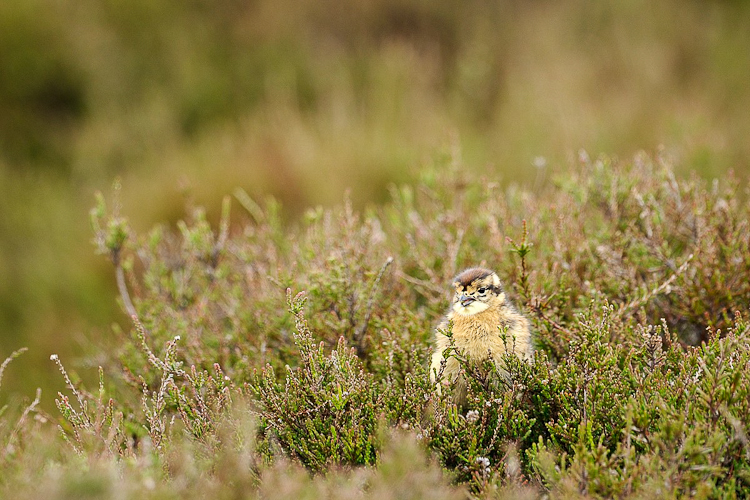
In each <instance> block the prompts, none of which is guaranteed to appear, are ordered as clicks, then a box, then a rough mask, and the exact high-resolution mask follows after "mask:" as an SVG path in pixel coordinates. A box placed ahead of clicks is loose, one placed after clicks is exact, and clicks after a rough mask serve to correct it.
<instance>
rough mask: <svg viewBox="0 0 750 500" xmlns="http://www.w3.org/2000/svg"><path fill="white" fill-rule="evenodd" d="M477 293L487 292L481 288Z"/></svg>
mask: <svg viewBox="0 0 750 500" xmlns="http://www.w3.org/2000/svg"><path fill="white" fill-rule="evenodd" d="M477 291H478V292H479V293H484V292H486V291H487V289H486V288H484V287H482V288H480V289H479V290H477Z"/></svg>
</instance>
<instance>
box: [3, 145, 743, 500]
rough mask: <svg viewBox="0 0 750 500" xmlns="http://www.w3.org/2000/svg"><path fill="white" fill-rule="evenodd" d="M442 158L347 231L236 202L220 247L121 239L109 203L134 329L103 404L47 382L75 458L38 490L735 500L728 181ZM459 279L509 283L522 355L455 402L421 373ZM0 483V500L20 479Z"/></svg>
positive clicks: (202, 241) (118, 352)
mask: <svg viewBox="0 0 750 500" xmlns="http://www.w3.org/2000/svg"><path fill="white" fill-rule="evenodd" d="M448 163H449V164H448V165H443V166H441V165H438V166H435V167H433V168H431V169H429V170H426V171H425V173H424V174H423V179H422V181H421V183H420V184H418V185H416V186H400V187H394V188H393V189H392V199H391V201H390V202H389V203H387V204H385V205H384V206H381V207H375V208H371V209H368V210H366V211H365V212H364V213H361V214H360V213H356V212H355V211H354V210H353V209H352V207H351V205H350V204H349V203H348V202H347V201H346V200H345V202H344V204H343V205H342V206H341V207H338V208H335V209H331V210H324V209H314V210H310V211H309V212H308V213H306V214H305V217H304V218H303V219H302V220H300V221H299V222H297V223H295V224H293V225H292V226H287V225H284V224H282V222H281V216H280V211H279V207H278V206H277V204H275V203H274V202H273V201H267V202H266V203H265V205H263V206H261V205H258V204H257V203H256V202H255V201H253V200H251V199H250V198H249V197H248V196H247V195H245V194H244V193H242V192H237V193H236V196H235V197H236V200H237V204H238V205H239V207H241V210H240V211H241V212H243V213H242V214H241V215H239V216H238V215H233V216H231V217H230V205H231V203H230V201H229V200H228V199H227V200H226V201H225V204H224V210H223V216H222V220H221V221H220V223H219V230H218V231H216V232H214V231H213V230H212V228H211V225H210V224H209V222H208V221H207V219H206V217H205V214H204V212H203V211H201V210H200V209H196V210H194V211H193V213H192V217H191V218H190V219H189V220H188V221H186V222H184V223H181V224H180V225H179V232H170V231H169V230H167V229H165V228H156V229H155V230H153V231H152V232H151V233H150V234H148V235H145V236H143V237H137V236H136V235H134V234H132V231H131V230H130V229H129V227H128V224H127V220H126V219H124V218H123V217H122V216H121V215H120V214H119V213H118V212H119V209H118V207H117V206H115V209H114V210H113V211H111V212H107V210H106V208H105V206H104V201H103V199H102V200H100V201H99V206H98V207H97V208H96V209H95V210H94V211H93V213H92V220H93V222H94V229H95V233H96V242H97V245H98V248H99V250H100V251H102V252H104V253H106V254H108V255H109V257H110V258H111V260H112V262H113V264H114V266H115V273H116V276H117V278H118V285H119V288H120V291H121V297H120V299H121V301H122V305H123V307H124V309H125V310H126V311H127V312H128V314H129V315H131V316H132V318H133V327H132V328H131V329H130V330H127V331H119V330H117V329H116V330H115V334H116V335H118V342H117V344H116V349H115V351H114V352H113V353H112V354H111V356H109V357H108V358H106V359H103V361H102V364H103V367H104V368H103V375H102V376H101V383H100V388H99V393H98V394H97V395H92V394H89V393H87V392H86V391H85V390H84V389H83V388H82V387H80V385H79V384H77V383H74V382H73V381H71V379H70V377H68V375H67V372H66V371H65V369H64V368H63V365H62V363H60V369H61V370H62V372H63V375H64V377H65V379H66V381H67V382H68V386H69V391H70V394H69V395H62V394H61V395H60V397H59V398H58V407H59V408H60V410H61V412H62V416H63V420H62V421H61V424H62V425H61V429H62V435H63V437H64V438H65V440H66V441H67V442H68V443H69V444H66V445H65V446H62V445H61V446H60V448H59V450H58V451H57V452H56V453H57V454H58V455H59V456H57V457H56V458H55V459H54V463H57V464H59V465H56V466H55V467H52V468H49V467H47V468H44V470H43V471H42V472H41V473H36V472H35V474H41V477H40V478H39V481H40V482H37V486H36V487H40V486H39V485H41V487H42V488H47V489H48V490H49V492H50V493H49V494H50V495H53V497H54V495H62V496H64V495H66V494H71V493H70V492H71V491H72V492H75V491H79V490H78V489H77V488H82V489H86V488H89V490H87V491H89V493H90V494H92V495H93V493H95V494H96V495H100V496H107V495H108V494H109V493H110V492H112V491H114V489H118V490H119V491H121V492H123V494H124V495H126V496H128V495H133V496H135V495H146V496H150V497H151V498H166V497H175V498H177V497H180V498H185V497H190V498H192V497H198V496H205V495H209V494H211V495H214V496H217V497H219V498H224V497H226V498H230V497H231V498H235V497H237V496H250V497H255V496H259V497H264V498H276V497H278V498H285V497H290V495H292V496H296V497H300V498H301V497H308V498H313V497H316V496H322V495H325V496H331V497H340V498H349V497H362V498H364V497H373V498H389V497H393V498H410V497H411V498H424V497H426V496H429V497H431V498H434V497H436V498H441V497H445V498H454V497H463V496H465V495H474V496H477V497H483V498H491V497H502V498H505V497H518V498H526V497H529V498H533V497H536V496H540V495H549V496H551V497H555V498H577V497H587V496H588V497H603V498H606V497H615V496H617V497H629V498H644V497H655V498H656V497H659V498H660V497H670V498H671V497H674V496H698V497H708V498H725V497H746V496H748V495H750V441H748V436H747V433H748V420H749V416H750V348H748V340H750V331H749V330H750V328H749V326H748V322H747V313H748V311H747V309H748V304H750V285H748V283H749V282H750V252H749V250H750V248H749V246H750V228H748V215H750V210H748V208H749V207H748V204H747V201H746V198H744V196H745V195H746V193H740V192H738V187H737V183H735V182H731V181H730V182H717V183H714V184H707V183H706V182H705V181H703V180H700V179H697V178H694V179H689V180H683V179H677V178H675V176H674V175H673V173H672V170H671V168H670V166H669V165H668V164H667V163H666V162H665V161H664V160H663V159H661V158H655V159H651V158H648V157H645V156H638V157H636V158H635V159H634V160H633V161H632V162H631V163H628V164H612V162H611V161H610V160H608V159H607V158H602V159H599V160H596V161H590V160H588V159H587V158H586V157H585V156H582V158H581V164H580V166H579V168H578V169H577V171H576V173H575V174H574V175H572V176H568V177H565V178H563V179H562V180H560V181H559V182H554V183H550V185H548V186H546V187H544V188H543V189H541V190H540V191H538V192H536V193H528V192H525V191H522V190H520V189H517V188H513V187H511V188H507V189H503V188H501V187H500V186H499V185H498V184H495V183H494V182H492V181H491V180H490V179H484V180H482V181H481V182H478V183H476V182H469V181H468V180H467V179H465V178H463V177H462V176H461V169H460V168H458V167H457V166H455V162H448ZM470 265H482V266H487V267H492V268H494V269H496V270H497V271H498V273H499V275H500V276H501V277H502V278H503V279H504V280H505V282H506V286H507V288H508V289H509V290H510V291H511V293H512V295H513V297H514V299H515V301H516V303H517V305H518V306H519V308H520V309H521V310H523V311H524V312H525V313H526V314H527V315H528V316H529V318H530V319H531V320H532V322H533V325H534V331H535V334H536V338H537V352H536V355H535V359H534V362H533V363H526V362H522V361H520V360H518V359H517V358H515V357H513V356H507V357H506V359H505V365H506V366H505V367H504V368H505V370H504V371H505V372H507V374H508V376H503V377H500V376H498V375H497V373H496V371H495V370H494V369H493V367H492V366H489V365H484V366H476V365H473V364H471V363H468V362H467V361H466V360H462V359H460V360H459V361H460V362H461V364H462V369H463V370H464V371H465V376H466V378H467V379H468V381H469V387H468V397H467V400H466V402H465V403H464V404H462V405H461V406H456V405H455V404H453V403H452V402H451V398H450V396H449V391H446V392H445V393H443V395H438V394H437V393H436V392H435V391H434V390H433V388H432V387H431V386H430V384H429V381H428V379H429V377H428V375H427V370H426V366H427V360H428V357H429V352H430V339H431V336H432V331H433V329H434V327H435V325H436V324H437V321H438V319H439V318H440V315H441V314H442V313H443V312H444V309H445V307H446V305H447V288H446V284H447V283H448V280H449V279H450V278H451V277H452V276H453V275H454V274H455V273H456V272H457V271H459V270H460V269H461V268H463V267H466V266H470ZM454 355H455V354H454ZM57 361H58V362H59V360H57ZM61 442H62V441H61ZM38 445H39V444H38V443H37V444H35V443H34V442H33V440H30V441H28V442H27V444H26V453H25V458H24V456H21V457H20V458H19V459H18V460H19V462H18V463H19V464H21V465H18V466H17V467H21V468H22V465H23V464H24V463H27V462H28V463H30V464H33V463H34V460H38V459H37V458H33V453H32V450H34V447H35V446H38ZM71 450H72V451H71ZM48 453H49V452H48ZM428 457H431V458H428ZM50 460H51V459H50ZM437 464H439V465H440V466H439V467H438V465H437ZM79 465H83V467H79ZM27 467H30V465H27ZM441 468H442V469H443V472H441V470H440V469H441ZM4 471H5V473H4V475H3V481H4V483H5V485H6V487H18V486H19V483H22V482H23V479H20V478H19V477H20V476H19V475H17V474H13V473H12V468H6V469H4ZM81 471H83V472H81ZM61 477H64V478H65V480H64V481H62V482H61V481H60V478H61ZM65 488H71V489H69V490H66V489H65ZM23 491H26V490H23ZM28 491H34V489H33V488H32V489H28ZM81 491H83V490H81ZM66 492H67V493H66ZM91 492H93V493H91ZM96 495H93V496H96ZM285 495H286V496H285Z"/></svg>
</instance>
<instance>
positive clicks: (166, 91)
mask: <svg viewBox="0 0 750 500" xmlns="http://www.w3.org/2000/svg"><path fill="white" fill-rule="evenodd" d="M749 27H750V5H749V4H748V3H747V2H741V1H697V0H665V1H660V2H652V1H638V0H635V1H630V0H628V1H612V2H608V1H601V2H599V1H577V2H572V1H562V2H552V1H528V0H524V1H504V2H498V1H477V0H460V1H458V0H440V1H438V0H351V1H348V2H337V1H332V0H315V1H313V0H296V1H291V0H250V1H241V0H210V1H209V0H3V1H2V2H0V355H2V356H5V355H7V354H9V353H10V352H11V350H13V349H15V348H17V347H20V346H24V345H26V346H29V347H30V352H29V353H27V354H25V355H24V356H23V357H22V358H20V359H19V360H18V361H16V362H15V363H14V365H12V369H11V370H9V372H8V374H7V377H8V378H7V379H6V380H5V383H4V385H3V388H4V391H3V392H7V391H9V390H10V391H18V392H23V393H26V394H31V393H32V391H33V387H36V386H42V387H43V388H44V389H45V390H46V394H45V396H46V397H45V399H47V400H48V401H49V400H50V398H51V396H52V395H53V394H54V392H52V393H50V389H56V388H57V387H60V386H61V380H60V377H59V376H58V375H56V374H55V368H54V366H53V365H52V363H51V362H50V361H49V355H50V354H51V353H53V352H54V353H58V354H60V355H61V356H62V357H63V359H64V360H66V361H67V364H73V365H74V366H75V361H74V360H75V359H78V360H79V361H80V362H82V359H83V358H82V357H81V356H82V355H83V353H85V352H86V350H87V349H86V346H87V345H89V344H90V342H89V339H92V338H96V337H97V336H104V335H107V332H108V331H109V329H108V324H109V323H111V322H112V321H120V320H123V316H122V314H121V313H120V312H119V309H118V307H117V304H116V302H115V297H116V294H115V287H114V279H113V272H112V269H111V266H110V265H109V264H108V262H107V261H106V259H105V258H103V257H101V256H95V255H94V249H93V246H92V245H91V244H90V240H91V234H90V230H89V226H88V215H87V213H88V209H89V207H90V206H91V205H92V204H93V201H94V198H93V193H94V192H95V191H96V190H98V189H101V190H104V191H105V192H106V191H108V188H109V186H110V185H111V183H112V180H113V178H115V177H116V176H120V177H121V178H122V181H123V186H124V188H123V207H124V213H125V214H126V215H127V216H129V217H130V218H131V221H132V222H133V226H134V228H135V229H136V230H137V231H144V230H146V229H147V228H149V227H150V226H151V225H153V224H154V223H156V222H159V221H168V222H173V221H174V220H176V219H177V218H179V217H180V216H181V214H183V213H184V208H185V203H186V199H189V200H193V201H194V202H196V203H199V204H204V205H206V206H207V207H208V209H209V211H210V212H211V213H214V214H215V213H216V212H217V211H218V207H219V205H220V200H221V197H222V195H224V194H227V193H231V192H232V190H233V189H234V188H235V187H237V186H239V187H242V188H243V189H245V190H246V191H247V192H248V193H250V194H251V195H253V196H255V197H263V196H265V195H266V194H269V193H270V194H273V195H274V196H276V197H278V198H279V199H280V200H281V201H282V203H283V205H284V206H285V207H286V208H287V210H288V212H289V213H290V214H292V215H293V214H294V213H298V212H299V210H301V209H303V208H304V207H306V206H309V205H315V204H323V205H327V204H332V203H337V202H340V201H341V200H342V199H343V192H344V190H345V189H346V188H351V190H352V191H351V192H352V198H353V199H354V201H355V203H357V204H358V205H359V206H362V205H363V204H366V203H369V202H377V201H380V200H383V199H385V197H386V194H387V186H388V185H389V183H392V182H401V181H408V180H409V179H411V178H414V176H415V175H416V173H417V171H418V167H419V165H420V164H422V163H424V162H427V161H429V159H430V158H431V157H432V156H434V155H435V154H436V152H438V151H441V150H444V149H445V148H447V147H456V148H459V149H460V151H461V154H462V159H463V162H464V163H465V164H466V165H467V168H472V169H475V170H477V171H481V172H483V173H485V174H488V175H493V176H498V177H501V178H502V179H504V180H505V181H506V182H508V181H518V182H529V181H531V180H533V179H534V178H536V176H537V175H538V171H539V170H540V166H541V165H547V166H550V167H559V166H562V167H564V166H565V165H566V164H568V162H569V161H570V158H572V157H574V155H575V153H576V151H578V150H579V148H585V149H587V150H588V151H590V152H592V154H593V153H598V152H605V153H610V154H615V155H618V156H620V157H624V158H627V157H628V156H629V155H631V154H632V153H633V152H634V151H636V150H640V149H645V150H647V151H654V150H655V149H656V148H657V147H658V146H659V145H661V144H663V145H664V146H665V147H666V148H667V149H668V150H669V151H670V152H671V153H672V154H674V155H676V156H677V157H678V158H679V159H680V160H679V161H680V165H681V168H682V169H683V170H684V171H687V170H693V169H695V170H697V171H698V172H699V173H700V174H701V175H705V176H710V177H714V176H720V175H722V174H723V173H724V172H726V171H727V169H729V168H734V169H735V170H737V171H738V172H740V173H746V172H747V171H748V165H749V163H750V141H748V140H747V138H748V136H750V29H749ZM535 165H536V166H535ZM544 168H547V167H541V169H544ZM89 350H90V349H89ZM92 362H93V363H95V362H96V360H95V359H94V360H93V361H92ZM78 366H79V367H80V366H82V365H81V364H79V365H78ZM84 371H85V370H84ZM9 386H10V387H11V388H10V389H9Z"/></svg>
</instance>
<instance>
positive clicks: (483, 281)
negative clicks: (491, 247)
mask: <svg viewBox="0 0 750 500" xmlns="http://www.w3.org/2000/svg"><path fill="white" fill-rule="evenodd" d="M453 288H454V294H453V306H452V307H453V311H455V312H456V313H458V314H463V315H465V316H470V315H472V314H477V313H480V312H482V311H484V310H486V309H487V308H489V307H491V306H496V305H500V304H502V303H503V302H505V292H504V291H503V287H502V285H501V284H500V278H498V276H497V274H495V272H493V271H490V270H489V269H482V268H480V267H475V268H472V269H467V270H466V271H463V272H462V273H461V274H459V275H458V276H456V277H455V278H454V279H453Z"/></svg>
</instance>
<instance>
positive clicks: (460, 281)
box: [453, 267, 493, 288]
mask: <svg viewBox="0 0 750 500" xmlns="http://www.w3.org/2000/svg"><path fill="white" fill-rule="evenodd" d="M491 274H493V271H490V270H489V269H484V268H481V267H473V268H471V269H467V270H465V271H463V272H461V274H459V275H458V276H456V277H455V278H454V279H453V283H454V284H457V285H460V286H462V287H464V288H466V287H467V286H469V284H471V282H473V281H474V280H478V279H482V278H486V277H487V276H489V275H491Z"/></svg>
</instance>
